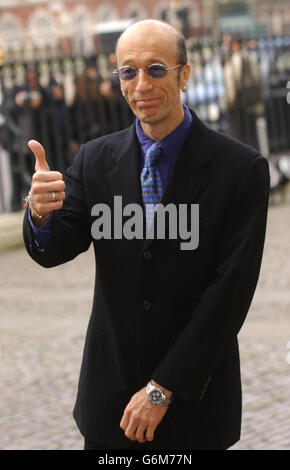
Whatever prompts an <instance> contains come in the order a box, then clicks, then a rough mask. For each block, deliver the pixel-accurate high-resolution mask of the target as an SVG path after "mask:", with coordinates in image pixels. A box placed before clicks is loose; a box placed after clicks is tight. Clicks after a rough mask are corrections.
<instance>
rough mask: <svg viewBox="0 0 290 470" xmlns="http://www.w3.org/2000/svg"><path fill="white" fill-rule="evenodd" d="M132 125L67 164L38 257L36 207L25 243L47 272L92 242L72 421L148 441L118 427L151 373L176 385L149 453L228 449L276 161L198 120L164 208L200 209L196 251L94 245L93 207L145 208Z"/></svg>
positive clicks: (97, 434)
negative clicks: (241, 343) (243, 334)
mask: <svg viewBox="0 0 290 470" xmlns="http://www.w3.org/2000/svg"><path fill="white" fill-rule="evenodd" d="M139 152H140V149H139V146H138V140H137V137H136V133H135V128H134V126H131V127H129V128H128V129H125V130H123V131H120V132H117V133H114V134H111V135H107V136H103V137H100V138H98V139H95V140H93V141H90V142H88V143H87V144H85V145H83V146H82V147H81V149H80V152H79V154H78V155H77V156H76V158H75V160H74V162H73V164H72V166H71V167H70V168H69V169H68V170H67V171H66V175H65V181H66V199H65V202H64V205H63V208H62V209H61V210H59V211H55V212H54V213H53V218H52V234H51V237H50V240H49V243H48V245H47V246H46V248H45V249H44V250H43V251H42V252H41V251H39V249H38V248H37V246H36V244H35V243H34V241H33V234H32V231H31V228H30V226H29V224H28V220H27V214H26V215H25V219H24V240H25V244H26V247H27V250H28V253H29V254H30V255H31V257H32V258H33V259H34V260H35V261H36V262H37V263H39V264H40V265H42V266H44V267H53V266H57V265H59V264H61V263H65V262H67V261H69V260H71V259H73V258H75V257H76V256H77V255H78V254H79V253H81V252H83V251H85V250H87V249H88V248H89V246H90V243H91V242H93V244H94V252H95V258H96V278H95V292H94V301H93V308H92V313H91V317H90V321H89V325H88V330H87V335H86V341H85V347H84V354H83V361H82V366H81V373H80V379H79V388H78V395H77V401H76V405H75V409H74V417H75V419H76V422H77V424H78V426H79V429H80V431H81V432H82V434H83V435H84V436H86V437H87V438H88V439H90V440H92V441H96V442H99V443H101V444H103V445H108V446H109V448H110V447H112V448H119V449H122V448H132V449H133V448H137V449H138V448H140V444H139V443H138V442H137V441H136V442H132V441H130V440H129V439H128V438H127V437H126V436H125V435H124V432H123V431H122V429H121V428H120V421H121V418H122V415H123V411H124V408H125V407H126V405H127V404H128V402H129V400H130V398H131V396H132V395H133V394H134V393H136V392H137V391H138V390H140V389H141V388H142V387H144V386H145V385H146V383H147V381H148V379H150V378H153V379H154V380H155V381H156V382H157V383H159V384H160V385H162V386H164V387H165V388H167V389H169V390H172V391H173V392H174V400H173V402H172V404H171V405H170V407H169V409H168V411H167V413H166V414H165V417H164V419H163V420H162V422H161V423H160V424H159V426H158V427H157V429H156V432H155V437H154V440H153V442H152V443H148V444H146V445H147V446H148V448H152V449H156V450H158V449H225V448H228V447H229V446H230V445H232V444H234V443H235V442H236V441H237V440H238V439H239V437H240V426H241V380H240V364H239V351H238V342H237V334H238V332H239V330H240V328H241V326H242V324H243V322H244V320H245V317H246V314H247V312H248V309H249V307H250V304H251V301H252V297H253V294H254V291H255V288H256V284H257V280H258V276H259V271H260V264H261V259H262V252H263V245H264V237H265V228H266V219H267V207H268V194H269V171H268V163H267V160H265V159H264V158H263V157H261V156H260V155H259V154H258V153H257V152H256V151H255V150H254V149H252V148H251V147H248V146H246V145H244V144H242V143H240V142H238V141H236V140H234V139H232V138H230V137H229V136H226V135H224V134H221V133H218V132H216V131H214V130H211V129H209V128H208V127H206V126H205V125H204V124H203V123H202V122H201V121H200V120H199V119H198V117H197V116H196V114H195V113H193V124H192V127H191V129H190V132H189V135H188V137H187V139H186V141H185V143H184V145H183V147H182V150H181V152H180V154H179V155H178V158H177V160H176V163H175V166H174V168H173V172H172V175H171V177H170V180H169V182H168V185H167V187H166V190H165V193H164V196H163V198H162V201H161V202H162V203H163V204H164V205H165V204H167V203H170V202H172V203H175V204H180V203H183V204H185V203H187V204H189V205H190V204H199V212H200V214H199V215H200V235H199V245H198V247H197V248H196V249H195V250H191V251H188V250H180V241H181V240H180V239H176V240H170V239H164V240H156V239H155V240H145V241H144V240H137V239H133V240H126V239H115V240H114V239H111V240H110V239H101V240H94V239H92V235H91V226H92V223H93V221H94V220H95V219H96V217H94V216H91V209H92V207H93V206H94V205H95V204H96V203H100V202H102V203H106V204H107V205H108V206H110V207H111V208H113V198H114V196H115V195H121V196H122V197H123V206H124V205H126V204H129V203H139V204H141V203H142V196H141V187H140V183H139V181H140V168H139Z"/></svg>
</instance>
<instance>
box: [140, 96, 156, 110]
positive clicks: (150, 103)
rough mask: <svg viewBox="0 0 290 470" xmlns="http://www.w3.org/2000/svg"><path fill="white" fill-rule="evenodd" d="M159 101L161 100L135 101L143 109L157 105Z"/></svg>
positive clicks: (141, 99) (145, 99) (144, 99)
mask: <svg viewBox="0 0 290 470" xmlns="http://www.w3.org/2000/svg"><path fill="white" fill-rule="evenodd" d="M159 100H160V98H138V99H135V103H136V105H137V106H142V107H143V108H144V107H145V108H146V107H150V106H154V105H156V104H157V102H158V101H159Z"/></svg>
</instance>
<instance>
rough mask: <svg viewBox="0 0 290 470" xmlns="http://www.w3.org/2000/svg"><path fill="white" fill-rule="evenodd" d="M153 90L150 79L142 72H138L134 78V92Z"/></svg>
mask: <svg viewBox="0 0 290 470" xmlns="http://www.w3.org/2000/svg"><path fill="white" fill-rule="evenodd" d="M152 88H153V85H152V82H151V78H150V77H149V75H148V74H147V73H146V72H145V71H144V70H139V72H138V73H137V77H136V87H135V90H136V91H139V92H143V93H144V92H145V91H148V90H151V89H152Z"/></svg>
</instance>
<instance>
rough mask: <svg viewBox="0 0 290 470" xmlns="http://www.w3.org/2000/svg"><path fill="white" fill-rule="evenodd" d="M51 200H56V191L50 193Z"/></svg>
mask: <svg viewBox="0 0 290 470" xmlns="http://www.w3.org/2000/svg"><path fill="white" fill-rule="evenodd" d="M51 197H52V201H53V202H55V201H56V200H57V194H56V193H54V192H53V193H51Z"/></svg>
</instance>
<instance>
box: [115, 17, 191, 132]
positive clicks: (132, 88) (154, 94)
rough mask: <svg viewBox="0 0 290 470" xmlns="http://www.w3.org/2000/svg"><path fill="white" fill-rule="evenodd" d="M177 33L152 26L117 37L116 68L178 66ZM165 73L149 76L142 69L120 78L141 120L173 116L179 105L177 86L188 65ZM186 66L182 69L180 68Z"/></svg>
mask: <svg viewBox="0 0 290 470" xmlns="http://www.w3.org/2000/svg"><path fill="white" fill-rule="evenodd" d="M176 49H177V46H176V36H175V35H174V34H172V33H170V32H168V31H166V30H163V28H156V27H153V28H152V26H146V27H144V26H143V27H141V28H140V29H139V30H136V29H134V30H133V31H130V33H127V34H126V33H125V36H124V37H123V38H122V39H121V40H120V42H119V45H118V50H117V61H118V67H122V66H124V65H130V66H133V67H136V68H137V69H139V68H143V69H145V68H146V67H148V66H149V65H151V64H157V63H158V64H163V65H165V66H168V67H172V66H175V65H178V62H177V54H176V52H177V51H176ZM180 69H181V72H180V75H181V77H180V83H179V81H178V69H175V70H171V71H169V72H167V74H166V75H165V77H163V78H152V77H150V76H149V75H148V74H147V73H145V72H144V71H141V72H138V73H137V76H136V77H135V78H134V79H133V80H128V81H127V80H121V89H122V92H123V94H124V97H125V99H126V101H127V103H128V104H129V106H130V108H131V109H132V111H133V112H134V114H135V115H136V116H137V117H138V118H139V119H140V121H141V122H144V123H147V124H155V123H158V122H161V121H164V120H168V121H169V122H170V120H171V119H172V117H174V114H175V113H176V111H177V109H178V107H180V88H181V87H182V83H183V82H184V81H185V80H184V75H185V74H186V73H187V72H186V71H187V68H186V66H185V67H180ZM183 69H185V70H183Z"/></svg>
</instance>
